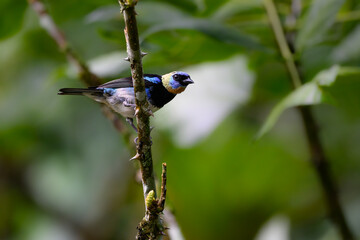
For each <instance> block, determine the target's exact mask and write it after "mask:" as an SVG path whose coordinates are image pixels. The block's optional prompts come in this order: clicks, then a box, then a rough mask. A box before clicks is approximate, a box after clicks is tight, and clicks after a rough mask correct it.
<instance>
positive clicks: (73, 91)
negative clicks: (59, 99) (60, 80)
mask: <svg viewBox="0 0 360 240" xmlns="http://www.w3.org/2000/svg"><path fill="white" fill-rule="evenodd" d="M84 93H85V94H86V93H87V94H89V95H93V96H102V95H103V90H102V89H96V88H62V89H60V90H59V92H58V95H84Z"/></svg>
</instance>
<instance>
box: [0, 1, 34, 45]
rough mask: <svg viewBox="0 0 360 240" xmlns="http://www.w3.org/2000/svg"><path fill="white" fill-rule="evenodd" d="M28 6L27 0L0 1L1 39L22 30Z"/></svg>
mask: <svg viewBox="0 0 360 240" xmlns="http://www.w3.org/2000/svg"><path fill="white" fill-rule="evenodd" d="M26 6H27V4H26V1H25V0H17V1H14V0H1V1H0V12H1V18H0V26H1V27H0V39H3V38H7V37H10V36H12V35H13V34H15V33H16V32H17V31H19V30H20V28H21V25H22V22H23V18H24V13H25V10H26Z"/></svg>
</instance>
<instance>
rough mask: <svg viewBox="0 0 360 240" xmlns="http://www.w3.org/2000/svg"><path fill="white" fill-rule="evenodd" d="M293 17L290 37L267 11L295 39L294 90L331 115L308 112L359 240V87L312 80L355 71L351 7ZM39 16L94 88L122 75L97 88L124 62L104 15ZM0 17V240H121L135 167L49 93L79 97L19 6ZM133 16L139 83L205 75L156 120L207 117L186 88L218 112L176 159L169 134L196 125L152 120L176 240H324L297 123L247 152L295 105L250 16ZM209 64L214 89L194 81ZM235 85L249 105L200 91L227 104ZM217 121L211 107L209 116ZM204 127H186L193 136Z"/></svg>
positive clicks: (95, 2) (102, 123)
mask: <svg viewBox="0 0 360 240" xmlns="http://www.w3.org/2000/svg"><path fill="white" fill-rule="evenodd" d="M302 2H303V3H302V12H301V15H300V17H299V20H298V21H297V24H296V25H295V26H293V25H291V24H289V22H288V16H289V15H290V11H291V8H290V6H291V2H290V1H288V0H282V1H276V5H277V8H278V10H279V13H280V17H281V20H282V23H283V25H284V27H285V29H286V30H287V31H296V32H298V35H297V41H296V46H297V48H298V49H299V52H298V54H297V55H296V56H295V57H296V60H297V61H298V62H299V64H300V68H301V71H302V74H303V76H304V78H305V80H306V82H309V83H308V84H310V85H311V84H312V86H315V87H318V88H316V89H315V90H319V91H320V90H321V93H323V92H324V93H326V95H329V96H331V99H333V100H334V101H332V102H331V103H332V104H334V105H333V106H331V105H317V106H314V113H315V116H316V118H317V119H318V120H319V125H320V126H319V127H320V130H321V137H322V140H323V142H324V145H325V148H326V152H327V153H328V155H329V158H330V159H331V164H332V170H333V172H334V175H335V176H336V180H337V181H338V185H339V187H340V196H341V201H342V203H343V205H344V209H345V212H346V216H347V218H348V220H349V222H350V224H351V227H352V228H353V230H354V231H356V234H357V235H358V236H360V232H359V231H360V228H359V222H360V218H359V216H360V195H359V193H358V189H359V187H360V186H359V183H360V175H359V171H360V162H359V161H358V160H359V157H360V150H359V147H358V143H359V142H360V121H359V120H360V108H359V94H358V93H359V92H360V81H359V74H358V72H357V71H352V72H350V73H351V74H350V73H349V72H348V73H349V74H345V75H344V74H343V75H338V76H337V78H336V81H333V82H332V83H331V84H332V85H331V86H330V87H329V86H327V87H326V86H320V87H319V84H318V83H319V82H318V81H319V80H318V78H317V76H319V75H317V74H319V72H321V71H326V70H328V71H329V69H333V68H332V67H333V66H334V65H339V66H340V67H339V68H340V69H348V70H349V69H356V68H358V67H360V51H359V49H360V41H359V36H360V34H359V33H360V30H359V29H360V18H359V17H358V16H359V11H360V3H359V2H358V1H354V0H352V1H350V0H349V1H343V0H331V1H329V0H312V1H311V0H305V1H302ZM45 4H46V6H47V7H48V9H49V13H50V14H51V15H52V16H53V18H54V20H55V22H56V23H57V24H58V25H59V27H60V28H61V29H62V30H63V31H64V33H65V36H66V37H67V39H68V41H69V43H70V45H71V46H72V47H73V49H74V50H75V51H76V52H77V53H78V54H79V56H80V57H81V58H82V59H84V60H85V61H87V62H92V61H93V60H95V59H98V60H99V59H100V57H102V58H101V59H102V60H101V61H102V62H101V63H102V65H101V66H103V67H102V69H100V70H103V71H101V72H102V77H104V79H106V80H110V79H111V78H115V77H123V76H128V75H129V73H130V70H129V66H128V64H127V62H124V61H122V60H121V59H119V61H121V63H120V64H122V65H121V66H123V65H125V67H118V68H116V69H115V70H116V71H115V72H108V73H106V69H107V68H106V67H108V66H110V65H111V64H113V59H108V58H107V56H109V55H111V54H112V53H118V52H120V53H122V54H124V53H125V51H126V46H125V41H124V37H123V25H124V24H123V20H122V16H121V15H120V13H119V6H118V4H117V2H116V1H109V0H106V1H104V0H101V1H100V0H88V1H86V2H84V1H55V0H47V1H45ZM0 10H1V13H3V14H2V15H1V17H0V23H1V28H0V39H1V41H0V52H1V54H0V66H1V73H0V110H1V116H0V239H19V240H22V239H36V240H39V239H133V238H134V236H135V232H136V225H137V223H138V222H139V221H140V219H141V218H142V216H143V199H142V190H141V186H140V185H139V184H138V183H137V182H136V181H135V179H136V167H134V165H135V166H136V163H131V162H129V161H128V159H129V158H130V156H131V155H130V154H131V153H129V151H128V149H127V147H126V144H125V143H124V142H123V140H122V137H121V136H119V135H118V133H117V132H116V131H115V130H114V128H113V127H112V125H111V123H110V121H108V120H107V119H106V118H105V117H104V116H103V115H102V114H101V111H100V108H99V106H98V105H97V104H95V103H93V102H91V101H90V100H88V99H86V98H80V97H79V98H78V97H59V96H57V95H56V93H57V90H58V89H59V88H61V87H76V86H81V83H80V81H79V80H78V79H77V76H76V74H75V73H74V70H73V68H72V67H71V66H69V65H68V63H67V61H66V57H65V56H64V55H63V54H62V53H60V52H59V51H58V49H57V46H56V44H55V43H54V41H53V40H52V39H51V38H50V37H49V36H48V35H47V33H46V32H45V31H44V30H43V29H42V27H41V26H40V24H39V20H38V17H37V16H36V14H35V13H34V11H33V10H32V9H31V8H30V7H28V6H27V5H26V2H25V1H23V0H22V1H10V0H5V1H1V3H0ZM137 12H138V24H139V30H140V38H141V44H142V49H143V51H145V52H148V53H149V55H147V56H146V57H145V58H144V62H143V64H144V69H145V72H147V73H158V74H163V73H166V72H169V71H173V70H189V73H190V74H191V73H194V75H196V76H204V77H203V78H201V77H198V78H196V79H194V81H195V83H196V84H194V86H190V87H189V89H188V90H187V93H184V94H183V95H181V96H178V97H177V98H176V99H175V100H174V103H173V102H172V103H170V104H169V105H168V106H166V107H165V108H164V109H163V110H162V111H164V114H162V115H159V117H160V116H162V117H164V116H165V117H166V116H168V117H169V119H171V118H170V117H171V115H172V111H173V112H176V111H177V110H179V111H180V109H177V108H180V106H181V105H182V103H184V101H185V100H186V99H191V101H193V102H194V105H195V103H198V102H200V103H201V104H202V105H201V107H199V108H196V111H197V112H199V113H200V114H201V111H203V110H204V111H205V109H212V107H214V106H213V105H211V106H209V104H207V103H209V102H210V100H206V99H204V98H203V96H202V95H201V96H200V95H198V94H194V93H196V89H202V90H203V91H204V92H208V93H211V94H209V95H208V96H207V97H209V98H212V99H211V100H214V98H215V100H216V101H219V102H224V104H225V103H226V104H227V105H226V106H231V107H229V108H228V109H229V110H227V111H225V112H226V114H224V113H222V116H221V117H219V118H218V119H219V120H218V121H213V122H214V123H216V124H215V125H212V127H209V128H208V132H207V134H205V135H202V137H201V138H198V139H197V140H196V141H192V142H191V143H190V142H189V143H188V144H183V143H184V141H183V142H182V143H179V141H177V137H176V136H175V134H176V131H174V129H173V128H180V131H178V132H181V128H184V129H185V128H186V127H187V126H190V125H191V124H193V122H195V121H193V120H195V119H193V120H192V119H191V117H192V116H193V115H192V113H191V111H195V110H194V109H192V107H193V105H192V104H191V102H190V104H187V105H186V109H185V110H184V111H185V112H184V114H185V115H186V111H187V110H188V114H187V117H185V118H184V119H185V120H181V121H180V122H181V123H177V122H174V124H173V125H171V126H170V125H169V126H165V125H164V126H159V123H160V122H161V121H160V120H159V121H157V119H156V118H157V116H155V120H156V121H153V125H154V126H155V129H154V131H153V142H154V145H153V157H154V161H155V171H156V174H157V176H159V175H160V169H161V167H160V166H161V162H167V164H168V198H167V204H168V207H169V208H171V209H173V210H174V214H175V216H176V218H177V221H178V223H179V225H180V227H181V230H182V232H183V234H184V236H185V238H186V239H260V240H264V239H270V238H260V237H259V236H260V235H259V232H260V231H262V230H263V229H265V228H264V227H263V226H264V225H266V222H267V221H268V220H270V221H271V219H273V217H274V216H277V215H281V216H283V217H285V219H287V221H288V222H289V225H286V224H285V225H284V224H282V225H281V226H280V227H281V230H282V231H283V232H285V233H286V234H287V235H288V238H286V239H295V240H300V239H301V240H302V239H307V240H312V239H339V238H338V235H337V233H336V231H334V228H333V226H332V224H331V223H330V221H329V219H328V218H326V214H327V213H326V206H325V203H324V200H323V198H322V190H321V188H320V186H319V183H318V179H317V177H316V175H315V173H314V171H313V169H312V168H311V164H310V163H309V161H308V158H309V153H308V149H307V143H306V142H305V138H304V131H303V128H302V123H301V121H300V119H299V116H298V115H297V112H295V111H293V110H286V111H284V112H283V114H282V115H281V116H280V117H279V118H278V119H277V118H276V119H274V120H277V121H274V123H276V122H277V123H276V124H275V126H274V128H273V129H271V131H269V132H268V133H267V135H265V136H264V137H263V138H262V139H261V140H260V141H255V142H254V141H253V139H254V137H255V135H256V133H257V132H258V131H259V129H260V128H261V126H262V124H263V123H264V122H265V120H266V117H267V116H268V115H269V113H270V112H271V110H272V109H273V107H274V106H275V105H276V103H279V102H281V100H282V99H284V98H285V97H286V96H287V95H288V94H290V95H289V96H291V94H294V93H291V86H290V81H289V79H288V74H287V71H286V69H285V66H284V64H283V61H282V59H281V56H280V54H279V53H278V49H277V46H276V43H275V41H274V37H273V33H272V30H271V28H270V26H269V24H268V20H267V16H266V12H265V10H264V8H263V5H262V2H261V1H259V0H256V1H246V0H227V1H215V0H199V1H190V0H186V1H184V0H174V1H163V0H158V1H153V0H141V1H139V3H138V6H137ZM237 56H242V57H243V58H244V59H245V62H246V66H247V68H246V69H241V70H239V71H242V72H240V73H236V74H231V72H228V71H229V70H226V71H225V70H224V71H220V70H221V69H222V68H220V66H223V65H224V64H227V63H228V62H226V61H232V59H234V58H233V57H237ZM224 61H225V62H224ZM210 63H211V64H219V69H217V68H216V69H215V70H214V71H218V72H217V74H213V76H212V78H211V79H215V80H214V81H213V80H211V79H210V77H209V78H208V75H207V74H206V71H204V69H206V66H210V65H209V64H210ZM221 64H223V65H221ZM200 66H202V67H200ZM211 66H214V65H211ZM344 67H346V68H344ZM349 67H351V68H349ZM94 68H95V67H94ZM209 68H210V67H209ZM209 71H210V69H209ZM104 72H105V73H104ZM250 75H251V76H253V77H252V78H251V79H250V80H251V83H250V84H249V90H248V92H247V93H246V94H247V95H246V94H245V95H246V97H244V100H242V101H240V102H236V103H235V104H234V103H233V102H232V101H233V100H232V99H233V98H232V97H231V96H229V97H228V98H220V97H218V95H217V93H216V91H215V92H211V89H218V91H227V90H226V89H227V88H230V89H236V90H237V91H239V90H238V89H237V88H236V86H237V85H236V84H234V85H233V84H232V83H231V81H233V82H240V81H243V80H244V77H245V76H250ZM205 76H206V77H205ZM333 77H334V79H335V77H336V76H333ZM228 78H230V80H231V81H228V80H229V79H228ZM315 82H316V84H317V85H314V84H315ZM226 84H227V85H228V86H224V85H226ZM320 85H321V84H320ZM325 85H326V84H325ZM211 87H212V88H211ZM229 93H230V91H229ZM308 93H309V92H306V91H304V92H303V93H302V94H300V95H301V97H304V96H305V97H306V96H308V95H306V94H308ZM318 93H320V92H318ZM231 94H234V93H233V92H231ZM240 94H243V93H241V92H240V91H239V95H240ZM223 95H224V94H223ZM225 95H226V93H225ZM312 96H314V95H312ZM287 99H288V98H287ZM303 99H305V100H309V98H303ZM314 99H315V98H314ZM320 100H321V99H319V98H317V101H311V99H310V101H307V102H306V103H307V104H314V103H322V101H320ZM285 101H286V100H285ZM187 103H189V101H187ZM297 104H299V102H295V103H294V102H291V103H290V104H288V105H286V107H291V106H293V105H297ZM182 106H183V105H182ZM234 106H235V107H234ZM219 110H220V109H217V108H216V107H214V109H213V111H214V114H215V113H216V112H219ZM283 110H285V108H284V109H281V112H282V111H283ZM213 118H215V115H208V116H205V117H204V118H203V120H201V121H203V125H204V126H208V125H209V124H208V122H210V121H211V120H212V119H213ZM169 121H170V120H169ZM268 130H270V129H268ZM194 134H196V131H194ZM183 137H184V136H183ZM185 139H186V136H185ZM185 142H186V140H185ZM256 236H258V238H257V237H256ZM269 236H270V235H269Z"/></svg>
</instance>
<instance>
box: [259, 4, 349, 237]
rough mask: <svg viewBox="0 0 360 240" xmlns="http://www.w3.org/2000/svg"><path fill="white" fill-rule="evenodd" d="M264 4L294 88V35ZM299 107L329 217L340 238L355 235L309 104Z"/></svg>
mask: <svg viewBox="0 0 360 240" xmlns="http://www.w3.org/2000/svg"><path fill="white" fill-rule="evenodd" d="M295 5H299V4H295ZM264 6H265V8H266V11H267V14H268V18H269V20H270V24H271V27H272V29H273V32H274V35H275V38H276V41H277V44H278V46H279V51H280V54H281V56H282V58H283V60H284V62H285V64H286V67H287V70H288V72H289V75H290V79H291V81H292V84H293V86H294V88H295V89H296V88H298V87H300V86H301V84H302V82H303V79H302V76H301V71H300V63H299V62H295V61H294V58H293V56H292V55H293V53H295V51H296V49H295V47H294V46H295V44H294V39H295V38H294V37H292V38H288V41H287V40H286V37H285V34H284V30H283V26H282V25H281V22H280V19H279V16H278V13H277V10H276V7H275V4H274V2H273V0H264ZM292 10H293V13H292V14H293V15H294V16H297V15H298V14H297V13H296V12H294V11H299V9H298V8H293V9H292ZM289 46H292V52H291V50H290V47H289ZM298 109H299V111H300V115H301V118H302V120H303V124H304V129H305V132H306V137H307V141H308V146H309V151H310V154H311V162H312V164H313V166H314V168H315V171H316V173H317V175H318V178H319V180H320V183H321V187H322V189H323V192H324V196H325V199H326V201H327V204H328V208H329V213H330V218H331V219H332V221H333V222H334V224H335V225H336V226H337V228H338V230H339V233H340V235H341V237H342V239H343V240H352V239H354V235H353V233H352V232H351V230H350V227H349V225H348V223H347V221H346V219H345V215H344V211H343V209H342V206H341V204H340V200H339V195H338V191H337V186H336V182H335V180H334V178H333V176H332V173H331V171H330V167H329V160H328V158H327V156H326V154H325V151H324V147H323V144H322V142H321V140H320V136H319V132H318V124H317V122H316V119H315V117H314V115H313V114H312V112H311V108H310V106H300V107H298Z"/></svg>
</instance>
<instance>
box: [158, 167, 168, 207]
mask: <svg viewBox="0 0 360 240" xmlns="http://www.w3.org/2000/svg"><path fill="white" fill-rule="evenodd" d="M166 179H167V176H166V163H163V164H162V173H161V194H160V199H159V202H158V206H159V211H160V212H162V211H163V210H164V207H165V199H166Z"/></svg>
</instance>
